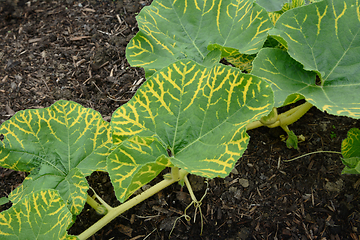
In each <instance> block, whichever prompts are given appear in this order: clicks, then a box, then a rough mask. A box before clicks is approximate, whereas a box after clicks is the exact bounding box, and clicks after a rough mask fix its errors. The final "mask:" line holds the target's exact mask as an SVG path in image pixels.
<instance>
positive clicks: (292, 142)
mask: <svg viewBox="0 0 360 240" xmlns="http://www.w3.org/2000/svg"><path fill="white" fill-rule="evenodd" d="M287 135H288V139H286V146H287V147H288V148H294V149H298V138H297V136H296V135H295V133H294V132H293V131H289V132H287Z"/></svg>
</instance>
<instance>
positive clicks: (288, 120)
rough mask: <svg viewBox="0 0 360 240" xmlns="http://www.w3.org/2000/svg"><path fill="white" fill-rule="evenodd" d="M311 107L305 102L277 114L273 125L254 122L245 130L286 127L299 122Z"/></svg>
mask: <svg viewBox="0 0 360 240" xmlns="http://www.w3.org/2000/svg"><path fill="white" fill-rule="evenodd" d="M312 106H313V105H312V104H311V103H309V102H305V103H303V104H301V105H299V106H297V107H294V108H292V109H290V110H288V111H287V112H284V113H281V114H279V115H278V116H277V120H276V122H275V123H273V124H270V125H264V124H263V123H262V122H261V121H255V122H252V123H250V124H249V125H247V126H246V130H251V129H255V128H258V127H262V126H267V127H269V128H275V127H279V126H288V125H290V124H293V123H294V122H296V121H297V120H299V119H300V118H301V117H302V116H304V114H305V113H307V111H309V110H310V108H311V107H312Z"/></svg>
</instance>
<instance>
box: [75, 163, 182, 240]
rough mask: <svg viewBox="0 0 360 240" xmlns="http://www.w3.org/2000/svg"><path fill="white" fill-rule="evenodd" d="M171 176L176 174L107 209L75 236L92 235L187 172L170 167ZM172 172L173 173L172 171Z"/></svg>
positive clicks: (178, 179) (82, 237)
mask: <svg viewBox="0 0 360 240" xmlns="http://www.w3.org/2000/svg"><path fill="white" fill-rule="evenodd" d="M171 170H172V171H171V172H172V174H171V175H172V176H174V175H176V176H177V177H176V178H174V177H171V178H168V179H164V180H162V181H161V182H159V183H158V184H156V185H154V186H152V187H151V188H149V189H147V190H146V191H144V192H142V193H141V194H139V195H137V196H135V197H133V198H132V199H130V200H128V201H126V202H125V203H123V204H121V205H120V206H118V207H115V208H112V209H111V210H109V212H108V213H107V214H106V215H105V216H104V217H102V218H101V219H100V220H99V221H97V222H96V223H94V224H93V225H92V226H91V227H90V228H88V229H86V230H85V231H84V232H82V233H81V234H80V235H78V236H77V237H78V238H79V239H80V240H85V239H87V238H89V237H91V236H92V235H94V234H95V233H96V232H97V231H99V230H100V229H101V228H103V227H104V226H105V225H106V224H108V223H109V222H111V221H112V220H113V219H115V218H116V217H117V216H119V215H120V214H122V213H124V212H125V211H127V210H129V209H130V208H132V207H134V206H136V205H137V204H139V203H140V202H142V201H144V200H145V199H147V198H149V197H151V196H152V195H154V194H156V193H157V192H159V191H161V190H162V189H164V188H166V187H168V186H170V185H171V184H173V183H175V182H178V181H180V180H182V179H183V178H184V177H185V176H186V175H187V174H188V173H187V172H186V171H185V170H182V169H180V170H179V169H178V168H172V169H171ZM173 172H174V173H173Z"/></svg>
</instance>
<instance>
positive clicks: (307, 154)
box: [283, 151, 342, 162]
mask: <svg viewBox="0 0 360 240" xmlns="http://www.w3.org/2000/svg"><path fill="white" fill-rule="evenodd" d="M315 153H335V154H342V153H341V152H336V151H316V152H311V153H306V154H304V155H301V156H298V157H296V158H292V159H289V160H283V161H284V162H291V161H294V160H296V159H299V158H302V157H306V156H309V155H312V154H315Z"/></svg>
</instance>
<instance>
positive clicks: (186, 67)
mask: <svg viewBox="0 0 360 240" xmlns="http://www.w3.org/2000/svg"><path fill="white" fill-rule="evenodd" d="M272 105H273V96H272V91H271V89H270V87H269V85H268V84H266V83H265V82H264V81H261V80H260V79H259V78H257V77H255V76H252V75H249V74H242V73H241V71H240V70H239V69H236V68H233V67H230V66H224V65H222V64H216V65H215V66H213V67H211V68H206V67H203V66H201V65H199V64H197V63H195V62H194V61H190V60H181V61H178V62H175V63H174V64H171V65H170V66H168V67H167V68H164V69H162V70H160V71H158V72H156V73H155V74H154V75H153V76H152V77H151V78H149V79H148V80H147V81H146V82H145V83H144V84H143V85H142V86H141V87H140V88H139V90H138V91H137V92H136V94H135V96H134V97H133V98H132V99H131V100H130V101H129V102H128V103H127V104H125V105H123V106H121V107H120V108H118V109H117V110H116V111H115V112H114V114H113V116H112V119H111V126H112V129H113V141H114V143H115V144H121V143H122V142H123V141H124V140H126V139H127V138H129V137H131V136H134V135H137V136H144V137H154V138H156V139H157V141H155V142H152V144H154V146H156V148H155V147H152V148H151V149H152V150H151V151H152V152H156V151H159V153H156V154H154V155H151V154H149V155H151V157H149V159H150V161H151V163H153V162H154V160H155V159H157V157H160V156H165V157H166V158H168V159H169V160H170V161H171V163H172V164H173V165H174V166H176V167H179V168H182V169H184V170H186V171H188V172H190V173H193V174H196V175H201V176H204V177H209V178H214V177H225V176H227V175H228V174H229V172H230V171H231V170H232V169H233V167H234V164H235V162H236V161H237V160H238V159H239V158H240V157H241V155H242V153H243V152H244V151H245V149H246V147H247V143H248V141H249V136H248V135H247V134H246V126H247V125H248V124H249V123H250V122H252V121H254V120H257V119H260V118H261V117H262V116H263V115H266V114H268V113H269V112H270V111H271V109H272ZM145 148H147V147H145ZM131 149H135V150H136V149H138V151H140V152H141V154H143V152H144V150H142V148H136V147H131ZM122 150H123V149H122ZM167 150H169V152H170V154H169V155H168V152H167ZM123 151H124V154H125V155H128V156H133V155H134V154H135V153H134V152H133V151H131V152H130V153H127V151H125V150H123ZM146 152H148V151H146ZM116 155H117V159H118V160H117V161H119V162H122V161H125V162H128V161H129V160H130V161H131V162H133V163H132V164H133V165H136V164H137V163H138V162H140V161H146V159H142V158H141V159H139V160H137V159H135V160H132V159H131V157H129V160H126V159H127V158H126V157H125V158H122V157H120V155H118V154H116ZM168 156H170V157H168ZM111 158H112V159H114V158H115V154H114V155H113V154H111ZM109 159H110V157H109V158H108V164H109ZM156 161H158V160H156ZM135 162H136V164H135ZM124 164H128V163H124ZM142 164H144V162H143V163H142ZM120 165H121V164H120ZM164 165H166V164H164ZM132 169H134V170H135V168H134V167H131V168H129V170H127V172H125V173H123V171H119V173H118V174H120V176H119V179H120V181H123V182H125V179H126V178H131V177H132V174H133V173H132V171H133V170H132ZM112 170H116V169H109V172H111V171H112ZM114 174H115V173H114ZM113 176H114V175H113ZM112 181H116V180H115V178H113V179H112ZM126 181H131V180H126ZM142 182H144V181H142Z"/></svg>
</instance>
